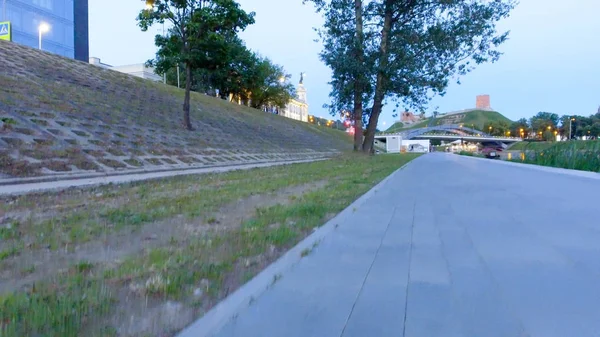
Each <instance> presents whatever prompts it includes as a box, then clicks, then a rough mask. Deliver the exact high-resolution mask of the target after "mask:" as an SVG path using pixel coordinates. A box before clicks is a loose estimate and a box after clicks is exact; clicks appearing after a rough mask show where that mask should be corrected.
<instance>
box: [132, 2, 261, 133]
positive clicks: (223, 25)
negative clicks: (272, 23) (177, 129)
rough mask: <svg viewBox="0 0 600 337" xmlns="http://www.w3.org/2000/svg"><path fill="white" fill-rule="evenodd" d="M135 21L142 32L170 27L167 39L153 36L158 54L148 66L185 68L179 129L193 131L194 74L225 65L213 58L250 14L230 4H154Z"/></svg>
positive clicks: (161, 69)
mask: <svg viewBox="0 0 600 337" xmlns="http://www.w3.org/2000/svg"><path fill="white" fill-rule="evenodd" d="M137 20H138V25H139V26H140V28H141V29H142V31H147V30H148V28H150V27H151V26H152V25H153V24H156V23H165V22H169V23H171V24H172V27H171V28H170V29H169V34H168V35H167V36H161V35H157V36H156V38H155V42H156V46H157V47H158V48H159V50H158V52H157V57H156V59H155V60H153V61H149V63H151V64H152V65H154V66H155V67H156V69H157V71H158V72H160V73H165V72H166V71H167V70H168V69H170V68H173V67H175V65H177V64H183V65H185V98H184V101H183V125H184V127H185V128H186V129H188V130H193V127H192V123H191V121H190V91H191V87H192V82H193V78H192V76H193V73H194V70H198V69H214V68H216V67H218V66H219V64H221V63H223V62H226V61H227V60H226V59H223V58H222V57H215V56H216V55H218V53H219V51H221V50H223V48H224V47H223V46H224V45H226V44H227V43H228V41H229V40H230V38H231V36H232V35H236V34H237V33H238V31H240V30H244V29H245V28H246V27H247V26H248V25H250V24H253V23H254V13H246V12H245V11H244V10H242V9H241V8H240V5H239V4H238V3H237V2H235V1H234V0H155V1H154V2H153V6H151V8H146V9H144V10H142V11H140V13H139V15H138V18H137Z"/></svg>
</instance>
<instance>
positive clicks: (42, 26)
mask: <svg viewBox="0 0 600 337" xmlns="http://www.w3.org/2000/svg"><path fill="white" fill-rule="evenodd" d="M38 30H39V32H40V33H47V32H49V31H50V25H49V24H47V23H45V22H42V23H40V26H39V27H38Z"/></svg>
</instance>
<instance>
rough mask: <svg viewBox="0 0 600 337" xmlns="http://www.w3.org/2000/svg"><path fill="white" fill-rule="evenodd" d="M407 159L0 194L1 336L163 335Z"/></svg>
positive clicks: (340, 160) (341, 160)
mask: <svg viewBox="0 0 600 337" xmlns="http://www.w3.org/2000/svg"><path fill="white" fill-rule="evenodd" d="M416 157H417V156H416V155H381V156H375V157H364V156H354V155H345V156H340V157H336V158H334V159H332V160H327V161H321V162H313V163H305V164H294V165H289V166H281V167H269V168H261V169H253V170H249V171H235V172H228V173H223V174H208V175H201V176H182V177H174V178H168V179H162V180H154V181H146V182H138V183H131V184H127V185H112V186H111V185H109V186H102V187H97V188H90V189H72V190H68V191H63V192H60V193H40V194H29V195H24V196H19V197H4V198H3V200H2V202H0V219H1V220H0V221H1V224H0V239H1V241H0V270H2V273H1V274H0V335H2V336H11V337H12V336H145V335H151V336H172V335H174V334H175V333H176V332H178V331H180V330H181V329H183V328H184V327H185V326H186V325H188V324H189V323H191V322H193V321H194V320H195V319H197V318H198V317H200V316H201V315H202V314H203V313H205V312H206V311H207V310H209V309H210V308H211V307H213V306H214V305H215V304H216V303H218V302H219V301H220V300H221V299H223V298H224V297H225V296H227V295H228V294H229V293H231V292H233V291H234V290H236V289H237V288H238V287H239V286H240V285H242V284H244V283H245V282H246V281H248V280H249V279H251V278H252V277H253V276H254V275H256V274H257V273H258V272H259V271H260V270H262V269H263V268H265V267H266V266H267V265H269V264H270V263H271V262H273V261H274V260H275V259H277V258H278V257H279V256H281V255H282V254H283V253H284V252H285V251H287V250H288V249H289V248H291V247H293V246H294V245H295V244H296V243H297V242H299V241H300V240H301V239H303V238H304V237H306V236H307V235H308V234H310V233H311V232H312V231H313V230H314V228H316V227H319V226H320V225H322V224H324V223H325V222H326V221H327V220H328V219H330V218H332V217H333V216H335V215H336V214H337V213H338V212H340V211H341V210H342V209H344V208H345V207H346V206H347V205H349V204H350V203H352V201H354V200H355V199H356V198H358V197H359V196H360V195H362V194H364V193H365V192H366V191H368V190H369V189H370V188H371V187H373V186H374V185H375V184H377V183H378V182H379V181H381V180H382V179H383V178H385V177H386V176H388V175H389V174H391V173H392V172H393V171H395V170H396V169H398V168H399V167H401V166H402V165H403V164H405V163H407V162H408V161H410V160H412V159H414V158H416Z"/></svg>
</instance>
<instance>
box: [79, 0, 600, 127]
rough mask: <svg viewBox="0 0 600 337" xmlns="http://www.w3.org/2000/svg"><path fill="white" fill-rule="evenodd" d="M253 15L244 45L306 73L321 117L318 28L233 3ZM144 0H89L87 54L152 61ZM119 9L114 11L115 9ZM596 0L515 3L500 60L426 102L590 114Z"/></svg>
mask: <svg viewBox="0 0 600 337" xmlns="http://www.w3.org/2000/svg"><path fill="white" fill-rule="evenodd" d="M238 2H239V3H240V4H241V6H242V8H244V9H245V10H246V11H255V12H256V23H255V24H254V25H253V26H250V27H249V28H248V29H247V30H246V31H245V32H243V33H242V34H241V36H242V38H243V39H244V40H245V41H246V45H247V46H248V47H249V48H250V49H252V50H255V51H257V52H259V53H260V54H262V55H264V56H267V57H269V58H271V59H272V60H273V61H274V62H275V63H277V64H280V65H282V66H284V68H285V69H286V71H287V72H288V73H290V74H292V80H293V81H294V83H297V81H298V80H299V74H300V72H302V71H305V72H306V73H307V76H306V78H305V81H304V83H305V86H306V88H307V91H308V100H309V104H310V107H309V113H310V114H314V115H317V116H322V117H328V114H327V111H326V109H323V108H322V106H323V104H324V103H327V102H328V94H329V91H330V88H329V85H328V84H327V83H328V82H329V79H330V76H331V73H330V71H329V69H328V68H327V67H326V66H325V65H323V63H322V62H321V61H320V60H319V57H318V53H319V51H320V50H321V46H320V45H319V44H318V43H316V42H314V39H315V38H316V33H315V32H314V31H313V27H318V26H320V25H321V23H322V19H321V17H320V16H319V15H317V14H315V12H314V9H313V7H312V6H311V5H302V0H238ZM143 5H144V3H143V1H138V0H127V1H123V0H90V1H89V6H90V56H94V57H99V58H101V59H102V62H103V63H108V64H111V65H124V64H131V63H141V62H144V61H146V60H148V59H150V58H152V57H153V56H154V53H155V51H156V48H155V47H154V35H155V34H157V33H161V32H162V27H161V26H156V27H153V28H152V31H151V32H146V33H143V32H141V31H140V29H139V28H138V27H137V25H136V22H135V17H136V15H137V13H138V11H139V9H140V8H142V7H143ZM115 8H118V9H119V10H118V11H115ZM599 13H600V1H597V0H570V1H564V0H521V4H520V5H518V7H517V8H516V9H515V10H514V11H513V13H512V16H511V17H510V18H509V19H507V20H505V21H504V22H502V23H501V24H500V28H501V29H502V30H510V31H511V34H510V40H509V41H508V42H506V44H505V45H504V46H503V47H502V51H503V52H504V55H503V56H502V58H501V59H500V61H498V62H496V63H494V64H485V65H483V66H480V67H479V68H478V69H476V70H475V71H474V72H472V73H470V74H468V75H466V76H465V77H463V78H462V79H461V82H462V84H461V85H456V84H452V85H451V86H450V87H449V88H448V90H447V94H446V96H445V97H438V98H436V99H434V101H433V102H432V103H431V104H430V109H428V113H429V112H431V111H433V108H434V107H436V106H439V111H440V112H449V111H455V110H461V109H467V108H473V107H474V106H475V96H476V95H478V94H489V95H491V103H492V108H494V109H495V110H497V111H499V112H501V113H503V114H504V115H505V116H507V117H509V118H511V119H513V120H516V119H518V118H520V117H530V116H531V115H533V114H535V113H537V112H538V111H550V112H555V113H558V114H559V115H563V114H578V115H589V114H592V113H595V112H596V111H597V109H598V107H599V106H600V43H599V40H598V36H599V35H600V19H599ZM393 121H394V118H393V117H392V108H388V109H386V110H385V111H384V114H383V115H382V118H381V120H380V125H379V126H380V128H382V129H385V128H386V126H389V125H390V124H391V123H393Z"/></svg>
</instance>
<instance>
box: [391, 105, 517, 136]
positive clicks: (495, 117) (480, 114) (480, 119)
mask: <svg viewBox="0 0 600 337" xmlns="http://www.w3.org/2000/svg"><path fill="white" fill-rule="evenodd" d="M464 115H465V116H464V118H463V119H462V120H460V121H459V122H456V123H454V122H450V119H451V118H452V116H453V115H450V116H438V118H436V120H435V122H434V123H433V125H443V124H464V125H465V126H466V127H470V128H473V127H474V128H475V129H477V130H482V129H483V126H484V125H485V124H486V123H489V122H497V121H504V122H507V123H509V124H510V123H511V122H512V121H511V120H510V119H508V118H506V117H505V116H504V115H502V114H501V113H499V112H496V111H483V110H474V111H469V112H465V113H464ZM429 121H430V119H429V118H428V119H426V120H424V121H422V122H419V123H416V124H413V125H410V126H407V127H404V126H403V125H402V123H395V124H394V125H392V126H391V127H390V128H388V129H387V130H386V131H385V132H401V131H404V130H411V129H418V128H424V127H427V126H428V125H429Z"/></svg>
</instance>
